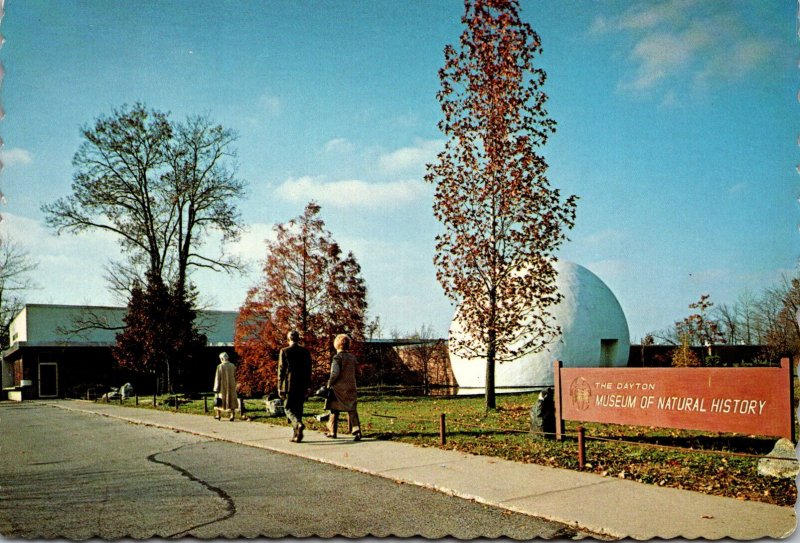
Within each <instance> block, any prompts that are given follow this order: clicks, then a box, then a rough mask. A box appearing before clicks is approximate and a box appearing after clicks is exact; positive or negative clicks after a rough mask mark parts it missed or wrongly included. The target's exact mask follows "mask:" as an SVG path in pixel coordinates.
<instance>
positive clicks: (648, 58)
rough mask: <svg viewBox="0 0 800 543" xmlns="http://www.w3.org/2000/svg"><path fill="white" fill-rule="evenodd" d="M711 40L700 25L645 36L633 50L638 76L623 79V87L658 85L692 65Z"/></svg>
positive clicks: (638, 89)
mask: <svg viewBox="0 0 800 543" xmlns="http://www.w3.org/2000/svg"><path fill="white" fill-rule="evenodd" d="M711 40H712V38H711V36H710V34H709V33H708V32H706V31H705V30H702V29H699V28H691V29H688V30H687V31H685V32H682V33H677V34H668V33H661V34H653V35H649V36H647V37H645V38H643V39H642V40H640V41H639V42H638V43H637V44H636V46H635V47H634V48H633V51H632V52H631V59H632V60H633V61H634V63H636V64H638V66H639V67H638V69H637V72H636V77H635V78H634V79H633V80H632V81H628V82H623V83H622V84H621V87H622V88H623V89H633V90H637V91H641V90H646V89H650V88H653V87H655V86H656V85H658V84H659V83H661V82H662V81H663V80H664V79H666V78H669V77H672V76H674V75H675V74H676V73H678V72H680V71H682V70H685V69H687V68H689V67H691V65H692V63H693V61H694V57H695V55H696V54H697V52H698V51H699V50H700V49H702V48H703V47H705V46H707V45H708V44H709V42H711Z"/></svg>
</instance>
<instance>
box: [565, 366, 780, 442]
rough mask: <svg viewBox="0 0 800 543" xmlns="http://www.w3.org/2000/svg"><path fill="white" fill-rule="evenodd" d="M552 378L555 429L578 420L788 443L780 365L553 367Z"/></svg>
mask: <svg viewBox="0 0 800 543" xmlns="http://www.w3.org/2000/svg"><path fill="white" fill-rule="evenodd" d="M554 373H555V375H554V376H555V393H556V398H555V400H556V417H557V421H556V423H557V428H559V429H560V428H561V423H560V421H561V420H577V421H587V422H603V423H613V424H630V425H637V426H658V427H664V428H683V429H689V430H708V431H714V432H737V433H744V434H755V435H763V436H780V437H786V438H788V439H792V438H793V436H792V405H791V404H792V388H791V386H792V384H791V375H792V372H791V369H790V363H789V359H787V358H784V359H783V360H781V367H770V368H763V367H758V368H561V367H560V364H559V363H558V362H556V365H555V368H554ZM558 433H559V434H560V431H559V432H558Z"/></svg>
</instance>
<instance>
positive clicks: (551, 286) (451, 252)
mask: <svg viewBox="0 0 800 543" xmlns="http://www.w3.org/2000/svg"><path fill="white" fill-rule="evenodd" d="M465 5H466V11H465V14H464V17H463V18H462V22H463V23H464V25H465V27H466V28H465V29H464V32H463V33H462V34H461V42H460V43H461V47H460V48H459V49H456V48H455V47H453V46H447V47H446V48H445V65H444V67H443V68H442V69H441V70H440V73H439V78H440V80H441V90H440V91H439V93H438V99H439V101H440V103H441V107H442V112H443V114H444V119H443V120H442V121H440V123H439V128H440V129H441V130H442V132H443V133H444V134H445V135H446V136H447V137H448V140H447V142H446V144H445V149H444V151H443V152H442V153H440V154H439V157H438V160H437V162H436V163H435V164H432V165H429V166H428V174H427V175H426V180H427V181H429V182H431V183H433V184H434V185H435V195H434V198H435V202H434V215H435V216H436V218H437V219H438V220H439V221H440V222H442V223H443V224H444V226H445V232H444V233H443V234H442V235H440V236H437V245H436V249H437V252H436V256H435V264H436V266H437V269H438V271H437V278H438V280H439V282H440V283H441V285H442V287H443V289H444V291H445V294H446V295H447V296H448V297H449V298H451V299H452V300H453V301H455V302H457V303H460V307H459V320H460V321H461V324H462V326H463V327H464V329H465V330H466V332H467V334H465V338H464V340H463V341H459V342H454V343H453V344H452V345H451V347H452V348H454V349H457V350H459V351H461V352H462V353H464V354H465V355H467V356H476V357H481V358H485V359H486V363H487V373H486V375H487V378H486V389H487V390H486V393H487V407H490V408H493V407H494V363H495V360H500V361H503V360H513V359H515V358H518V357H519V356H520V355H522V354H524V353H526V352H536V351H538V350H541V349H542V348H544V347H545V346H546V345H547V344H549V343H550V342H552V341H553V340H554V339H555V338H557V337H558V335H559V334H560V330H559V329H558V327H557V326H554V325H553V324H552V322H551V321H550V320H549V319H548V312H547V308H548V307H550V306H552V305H554V304H556V303H558V302H559V300H560V299H561V295H560V294H559V293H558V292H557V290H556V288H555V275H556V272H555V270H554V268H553V266H552V262H553V261H554V259H555V257H554V256H553V254H554V252H555V250H556V249H557V248H558V247H559V246H560V244H561V243H562V242H563V241H564V240H566V234H565V231H566V230H567V229H568V228H571V227H572V226H573V224H574V220H575V207H576V200H577V198H576V197H575V196H570V197H568V198H567V199H566V201H562V199H561V195H560V192H559V191H558V190H557V189H553V188H551V187H550V185H549V182H548V180H547V177H546V176H545V172H546V170H547V163H546V162H545V160H544V158H543V157H542V156H541V155H540V154H538V153H537V148H538V147H540V146H543V145H544V144H545V143H546V142H547V139H548V137H549V135H550V133H552V132H553V131H554V130H555V121H554V120H552V119H550V118H549V117H548V114H547V111H546V109H545V107H544V106H545V102H546V101H547V95H546V94H545V93H544V92H543V91H542V90H541V87H542V86H543V84H544V82H545V79H546V74H545V72H544V70H542V69H541V68H537V67H536V66H534V57H535V56H536V55H538V54H540V53H541V41H540V39H539V36H538V34H536V32H534V31H533V29H532V28H531V27H530V25H528V24H527V23H523V22H522V21H521V20H520V16H519V8H518V2H517V1H515V0H474V1H467V2H465Z"/></svg>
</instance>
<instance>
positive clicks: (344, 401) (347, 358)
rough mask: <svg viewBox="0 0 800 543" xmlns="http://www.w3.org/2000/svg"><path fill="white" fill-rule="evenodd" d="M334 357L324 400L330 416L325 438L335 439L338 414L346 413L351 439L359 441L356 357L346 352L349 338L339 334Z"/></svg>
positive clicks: (334, 341)
mask: <svg viewBox="0 0 800 543" xmlns="http://www.w3.org/2000/svg"><path fill="white" fill-rule="evenodd" d="M333 346H334V348H335V349H336V355H334V357H333V361H332V362H331V376H330V378H329V379H328V388H329V389H330V390H331V393H330V395H329V396H328V399H327V400H325V409H328V410H330V412H331V416H330V418H329V419H328V433H326V434H325V437H330V438H335V437H336V431H337V429H338V428H337V427H338V425H339V413H340V412H342V411H345V412H346V413H347V421H348V423H349V424H348V426H350V429H351V431H352V432H353V439H355V440H356V441H359V440H360V439H361V424H360V421H359V420H358V410H357V403H358V398H357V397H356V362H357V361H356V357H355V355H353V354H352V353H350V352H348V351H349V349H350V337H349V336H347V335H346V334H339V335H338V336H336V339H334V340H333Z"/></svg>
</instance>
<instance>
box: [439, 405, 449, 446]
mask: <svg viewBox="0 0 800 543" xmlns="http://www.w3.org/2000/svg"><path fill="white" fill-rule="evenodd" d="M439 443H440V444H441V445H442V446H444V445H445V443H447V425H446V423H445V414H444V413H440V414H439Z"/></svg>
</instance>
